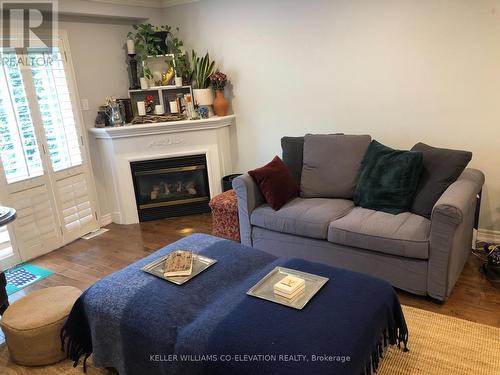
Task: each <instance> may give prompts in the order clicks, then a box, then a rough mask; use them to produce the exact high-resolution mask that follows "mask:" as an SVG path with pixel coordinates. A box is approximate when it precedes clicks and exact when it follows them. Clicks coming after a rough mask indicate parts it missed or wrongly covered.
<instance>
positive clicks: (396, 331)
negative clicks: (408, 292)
mask: <svg viewBox="0 0 500 375" xmlns="http://www.w3.org/2000/svg"><path fill="white" fill-rule="evenodd" d="M401 344H403V352H408V351H409V350H408V327H407V326H406V321H405V318H404V315H403V311H402V310H401V306H400V305H399V301H398V302H397V304H395V305H394V307H393V315H392V316H390V317H389V319H388V322H387V327H386V328H385V330H384V332H382V333H381V334H380V339H379V340H378V341H377V343H376V344H375V345H374V348H373V350H372V352H371V355H370V358H369V359H368V360H367V362H366V365H365V371H363V372H362V374H361V375H372V374H374V373H376V372H377V370H378V367H379V365H380V360H381V359H382V358H383V356H384V350H385V348H386V347H387V346H388V345H397V346H398V348H399V349H401Z"/></svg>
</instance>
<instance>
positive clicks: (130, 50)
mask: <svg viewBox="0 0 500 375" xmlns="http://www.w3.org/2000/svg"><path fill="white" fill-rule="evenodd" d="M127 53H128V54H129V55H135V43H134V41H133V40H132V39H127Z"/></svg>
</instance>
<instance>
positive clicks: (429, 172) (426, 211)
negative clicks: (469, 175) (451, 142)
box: [411, 143, 472, 219]
mask: <svg viewBox="0 0 500 375" xmlns="http://www.w3.org/2000/svg"><path fill="white" fill-rule="evenodd" d="M411 151H420V152H421V153H422V155H423V166H424V168H423V171H422V174H421V175H420V180H419V182H418V186H417V191H416V193H415V198H414V199H413V203H412V206H411V211H412V212H413V213H415V214H417V215H421V216H424V217H426V218H429V219H430V217H431V214H432V209H433V207H434V205H435V204H436V202H437V201H438V199H439V198H440V197H441V195H443V193H444V191H445V190H446V189H448V186H450V185H451V184H452V183H454V182H455V181H456V180H457V178H458V177H459V176H460V175H461V174H462V172H463V171H464V169H465V168H466V167H467V164H469V162H470V160H471V159H472V153H471V152H469V151H459V150H449V149H446V148H436V147H431V146H429V145H426V144H425V143H417V144H416V145H415V146H413V147H412V149H411Z"/></svg>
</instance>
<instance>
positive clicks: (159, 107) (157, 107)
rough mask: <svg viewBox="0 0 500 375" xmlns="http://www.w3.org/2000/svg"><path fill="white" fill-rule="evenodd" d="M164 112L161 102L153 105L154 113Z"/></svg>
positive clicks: (161, 113) (160, 113)
mask: <svg viewBox="0 0 500 375" xmlns="http://www.w3.org/2000/svg"><path fill="white" fill-rule="evenodd" d="M164 113H165V110H164V109H163V105H161V104H157V105H155V114H157V115H163V114H164Z"/></svg>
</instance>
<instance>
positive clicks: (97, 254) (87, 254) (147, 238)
mask: <svg viewBox="0 0 500 375" xmlns="http://www.w3.org/2000/svg"><path fill="white" fill-rule="evenodd" d="M211 224H212V222H211V217H210V214H202V215H193V216H185V217H181V218H174V219H164V220H156V221H150V222H146V223H141V224H132V225H117V224H111V225H109V226H107V228H108V229H110V230H109V232H106V233H104V234H102V235H100V236H97V237H95V238H93V239H90V240H82V239H79V240H77V241H75V242H73V243H71V244H69V245H66V246H64V247H62V248H60V249H58V250H55V251H53V252H51V253H49V254H46V255H44V256H42V257H40V258H37V259H35V260H33V261H32V263H34V264H37V265H39V266H41V267H44V268H48V269H50V270H52V271H54V273H55V274H54V275H52V276H50V277H48V278H46V279H44V280H41V281H39V282H37V283H36V284H34V285H32V286H30V287H28V288H26V289H23V290H21V291H19V292H17V293H15V294H13V295H12V296H11V298H10V301H11V302H12V301H15V300H16V299H19V298H21V297H22V296H23V295H25V294H26V293H29V292H30V291H33V290H36V289H40V288H45V287H49V286H56V285H72V286H75V287H78V288H80V289H82V290H83V289H85V288H87V287H89V286H90V285H92V284H93V283H95V282H96V281H97V280H99V279H100V278H102V277H104V276H106V275H108V274H110V273H112V272H114V271H117V270H119V269H121V268H123V267H125V266H126V265H128V264H130V263H132V262H134V261H136V260H138V259H141V258H143V257H145V256H146V255H148V254H150V253H152V252H153V251H155V250H157V249H159V248H161V247H163V246H165V245H167V244H169V243H171V242H174V241H176V240H178V239H179V238H181V237H184V236H187V235H189V234H191V233H210V231H211ZM479 265H480V260H479V259H477V258H476V257H474V256H473V255H472V254H471V256H470V258H469V260H468V262H467V264H466V266H465V269H464V272H463V273H462V275H461V277H460V279H459V280H458V282H457V284H456V286H455V289H454V290H453V292H452V295H451V296H450V298H449V300H448V301H447V302H446V303H444V304H440V303H437V302H435V301H433V300H431V299H429V298H425V297H418V296H413V295H411V294H409V293H405V292H402V291H398V294H399V296H400V299H401V302H402V303H403V304H405V305H409V306H413V307H417V308H421V309H424V310H429V311H433V312H437V313H441V314H445V315H451V316H455V317H458V318H462V319H466V320H471V321H474V322H478V323H483V324H487V325H492V326H496V327H500V313H499V312H500V289H499V288H497V287H494V286H492V285H491V284H490V283H489V282H488V281H487V280H485V279H484V278H483V277H482V276H481V275H480V273H479V271H478V268H479ZM2 341H3V336H2V335H1V331H0V342H2Z"/></svg>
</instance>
